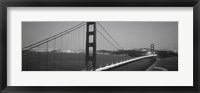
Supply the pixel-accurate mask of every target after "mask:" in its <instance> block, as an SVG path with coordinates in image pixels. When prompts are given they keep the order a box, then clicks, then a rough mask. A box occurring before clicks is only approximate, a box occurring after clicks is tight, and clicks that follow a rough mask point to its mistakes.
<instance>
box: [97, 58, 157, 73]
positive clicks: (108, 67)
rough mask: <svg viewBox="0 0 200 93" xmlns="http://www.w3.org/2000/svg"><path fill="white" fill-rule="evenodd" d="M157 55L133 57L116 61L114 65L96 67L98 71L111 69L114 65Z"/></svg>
mask: <svg viewBox="0 0 200 93" xmlns="http://www.w3.org/2000/svg"><path fill="white" fill-rule="evenodd" d="M155 56H157V55H156V54H154V55H147V56H141V57H136V58H133V59H129V60H126V61H122V62H119V63H115V64H112V65H108V66H105V67H101V68H98V69H96V71H103V70H108V69H111V68H114V67H117V66H121V65H124V64H127V63H130V62H133V61H137V60H140V59H144V58H148V57H155Z"/></svg>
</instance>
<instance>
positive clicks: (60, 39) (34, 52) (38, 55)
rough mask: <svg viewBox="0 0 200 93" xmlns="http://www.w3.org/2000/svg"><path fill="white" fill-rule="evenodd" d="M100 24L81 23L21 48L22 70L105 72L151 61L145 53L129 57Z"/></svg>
mask: <svg viewBox="0 0 200 93" xmlns="http://www.w3.org/2000/svg"><path fill="white" fill-rule="evenodd" d="M128 53H130V51H126V50H125V49H124V48H123V47H122V46H121V45H120V44H119V43H118V42H117V41H116V40H115V39H114V38H113V37H112V35H111V34H110V33H109V31H108V30H106V29H105V27H104V26H103V25H102V24H101V23H100V22H81V23H79V24H77V25H75V26H73V27H71V28H69V29H67V30H65V31H62V32H60V33H58V34H55V35H53V36H50V37H48V38H46V39H43V40H41V41H38V42H36V43H33V44H30V45H29V46H26V47H23V48H22V70H23V71H109V70H112V69H116V68H118V67H120V66H124V65H129V64H130V63H134V62H135V61H138V60H143V59H150V61H153V62H155V59H156V56H157V55H156V54H155V51H154V44H151V47H150V51H149V52H148V54H143V55H141V56H137V57H134V56H130V55H129V54H128Z"/></svg>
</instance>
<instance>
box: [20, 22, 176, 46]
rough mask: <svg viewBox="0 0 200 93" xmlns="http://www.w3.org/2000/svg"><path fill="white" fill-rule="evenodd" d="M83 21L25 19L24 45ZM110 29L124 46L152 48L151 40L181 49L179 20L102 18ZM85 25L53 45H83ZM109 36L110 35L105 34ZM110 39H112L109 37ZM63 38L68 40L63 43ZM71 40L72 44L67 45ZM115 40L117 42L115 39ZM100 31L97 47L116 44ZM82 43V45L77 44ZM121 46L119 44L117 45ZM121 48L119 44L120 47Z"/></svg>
mask: <svg viewBox="0 0 200 93" xmlns="http://www.w3.org/2000/svg"><path fill="white" fill-rule="evenodd" d="M80 23H81V22H78V21H76V22H22V47H23V48H24V47H26V46H28V45H30V44H33V43H36V42H38V41H41V40H43V39H45V38H48V37H50V36H53V35H55V34H57V33H60V32H62V31H64V30H66V29H69V28H71V27H73V26H75V25H77V24H80ZM99 23H100V24H101V25H102V26H103V27H104V28H105V29H106V31H107V32H108V33H109V34H110V35H111V36H112V37H113V39H115V41H117V42H118V43H119V44H120V45H121V46H122V47H123V48H124V49H135V48H150V44H154V45H155V49H170V50H178V22H156V21H155V22H151V21H148V22H145V21H143V22H136V21H128V22H123V21H120V22H119V21H116V22H109V21H102V22H99ZM85 29H86V27H85V26H83V27H81V28H80V29H77V30H76V31H74V32H71V33H70V34H71V35H65V36H63V37H62V38H58V39H59V40H55V41H51V42H49V46H50V47H52V48H53V44H55V42H57V45H56V46H54V47H57V48H58V47H62V48H63V47H65V48H66V49H67V48H68V49H70V48H76V49H79V48H83V49H84V44H85V36H84V35H85V34H86V33H85ZM97 29H98V31H100V32H101V33H103V34H105V32H104V31H103V29H102V28H101V27H100V26H99V25H97ZM105 37H107V38H109V36H108V35H106V34H105ZM109 40H111V39H110V38H109ZM59 42H64V43H60V44H59ZM66 42H70V44H71V45H67V43H66ZM111 42H112V43H113V44H114V45H116V44H115V43H114V42H113V41H112V40H111ZM72 43H73V44H72ZM105 43H108V42H106V40H105V39H104V38H103V37H102V36H101V35H100V34H99V33H97V47H99V48H100V47H105V45H107V47H108V48H110V49H111V48H113V46H112V45H109V44H105ZM43 46H45V45H43ZM76 46H81V47H76ZM116 46H117V45H116ZM118 48H119V47H118Z"/></svg>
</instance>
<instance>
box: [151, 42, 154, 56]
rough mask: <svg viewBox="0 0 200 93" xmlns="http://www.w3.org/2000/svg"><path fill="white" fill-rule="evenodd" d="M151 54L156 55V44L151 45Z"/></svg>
mask: <svg viewBox="0 0 200 93" xmlns="http://www.w3.org/2000/svg"><path fill="white" fill-rule="evenodd" d="M151 54H154V44H151Z"/></svg>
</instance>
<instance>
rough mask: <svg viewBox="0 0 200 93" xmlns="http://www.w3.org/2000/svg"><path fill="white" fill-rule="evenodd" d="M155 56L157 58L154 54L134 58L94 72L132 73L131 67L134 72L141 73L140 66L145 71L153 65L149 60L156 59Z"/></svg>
mask: <svg viewBox="0 0 200 93" xmlns="http://www.w3.org/2000/svg"><path fill="white" fill-rule="evenodd" d="M156 56H157V55H156V54H152V55H147V56H141V57H136V58H133V59H129V60H126V61H122V62H119V63H115V64H112V65H108V66H105V67H101V68H98V69H96V71H105V70H106V71H132V70H133V69H134V68H133V66H134V67H136V68H135V69H134V70H136V71H141V66H143V69H144V67H145V69H147V68H148V67H149V66H150V65H152V64H153V63H154V62H152V59H151V58H152V57H156ZM134 64H135V65H134ZM139 66H140V67H139ZM146 67H147V68H146ZM137 68H138V69H137ZM134 70H133V71H134Z"/></svg>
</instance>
